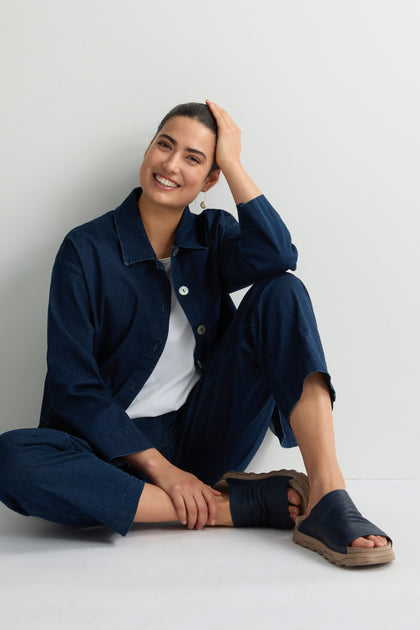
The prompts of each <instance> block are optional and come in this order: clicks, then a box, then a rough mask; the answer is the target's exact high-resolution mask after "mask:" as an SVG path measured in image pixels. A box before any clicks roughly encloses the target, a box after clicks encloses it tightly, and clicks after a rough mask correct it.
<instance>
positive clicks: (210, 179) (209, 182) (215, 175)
mask: <svg viewBox="0 0 420 630" xmlns="http://www.w3.org/2000/svg"><path fill="white" fill-rule="evenodd" d="M220 173H221V170H220V168H218V169H216V170H215V171H212V172H211V173H210V174H209V175H207V177H206V181H205V182H204V186H203V188H202V189H201V192H207V191H208V190H210V188H213V186H214V185H215V184H217V182H218V181H219V177H220Z"/></svg>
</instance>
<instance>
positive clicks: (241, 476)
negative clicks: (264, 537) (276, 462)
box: [215, 470, 309, 529]
mask: <svg viewBox="0 0 420 630" xmlns="http://www.w3.org/2000/svg"><path fill="white" fill-rule="evenodd" d="M288 488H292V489H293V490H296V492H297V493H298V494H299V495H300V497H301V499H302V501H301V504H300V506H299V508H300V513H301V514H305V512H306V508H307V505H308V498H309V483H308V478H307V476H306V475H304V474H303V473H299V472H296V471H295V470H273V471H271V472H269V473H251V472H249V473H247V472H235V471H232V472H228V473H226V474H224V475H223V477H222V478H221V479H219V481H218V482H217V483H216V485H215V489H216V490H219V491H220V492H229V495H230V510H231V514H232V520H233V524H234V526H235V527H275V528H277V529H292V528H293V527H294V525H295V524H294V522H293V521H292V519H291V518H290V516H289V507H288V501H287V489H288Z"/></svg>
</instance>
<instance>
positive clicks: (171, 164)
mask: <svg viewBox="0 0 420 630" xmlns="http://www.w3.org/2000/svg"><path fill="white" fill-rule="evenodd" d="M164 165H165V167H166V168H167V169H168V171H170V172H171V173H175V172H176V171H177V170H178V168H179V157H178V156H177V154H176V153H175V152H173V153H171V154H170V155H168V156H167V158H166V160H165V161H164Z"/></svg>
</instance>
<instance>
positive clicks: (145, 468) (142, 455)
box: [124, 448, 171, 480]
mask: <svg viewBox="0 0 420 630" xmlns="http://www.w3.org/2000/svg"><path fill="white" fill-rule="evenodd" d="M124 459H125V460H126V461H127V462H128V463H129V464H130V466H132V467H133V468H136V469H137V470H140V471H141V472H144V473H146V475H147V476H148V477H150V479H152V480H153V477H154V476H155V475H156V473H157V472H158V471H159V470H161V469H162V468H163V467H166V466H171V464H170V462H169V461H168V460H167V459H166V457H164V456H163V455H162V453H160V452H159V451H158V450H157V449H156V448H149V449H147V450H145V451H139V452H138V453H131V454H130V455H126V456H125V458H124Z"/></svg>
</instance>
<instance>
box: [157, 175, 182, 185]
mask: <svg viewBox="0 0 420 630" xmlns="http://www.w3.org/2000/svg"><path fill="white" fill-rule="evenodd" d="M155 180H156V181H157V182H159V184H162V185H163V186H168V188H178V184H175V182H171V180H170V179H166V177H162V176H161V175H155Z"/></svg>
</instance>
